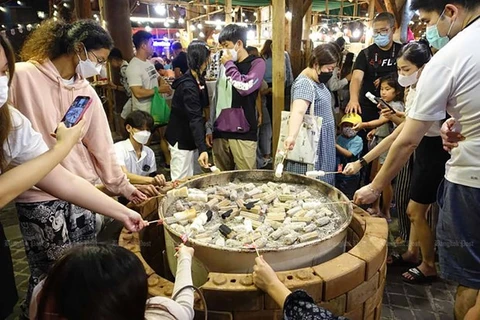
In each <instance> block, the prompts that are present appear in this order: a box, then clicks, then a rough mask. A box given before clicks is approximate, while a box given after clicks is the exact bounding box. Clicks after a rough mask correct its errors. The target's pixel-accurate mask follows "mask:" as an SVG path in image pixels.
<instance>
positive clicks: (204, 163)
mask: <svg viewBox="0 0 480 320" xmlns="http://www.w3.org/2000/svg"><path fill="white" fill-rule="evenodd" d="M198 163H199V164H200V166H201V167H202V168H208V167H209V165H208V152H207V151H204V152H202V153H201V154H200V156H199V157H198Z"/></svg>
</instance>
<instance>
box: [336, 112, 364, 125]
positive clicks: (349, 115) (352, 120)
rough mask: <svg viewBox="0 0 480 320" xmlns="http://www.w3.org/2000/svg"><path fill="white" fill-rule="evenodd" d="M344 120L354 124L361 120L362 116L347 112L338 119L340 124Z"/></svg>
mask: <svg viewBox="0 0 480 320" xmlns="http://www.w3.org/2000/svg"><path fill="white" fill-rule="evenodd" d="M345 122H347V123H351V124H353V125H356V124H357V123H360V122H362V117H360V116H359V115H358V114H356V113H347V114H346V115H344V116H343V117H342V120H341V121H340V125H341V124H342V123H345Z"/></svg>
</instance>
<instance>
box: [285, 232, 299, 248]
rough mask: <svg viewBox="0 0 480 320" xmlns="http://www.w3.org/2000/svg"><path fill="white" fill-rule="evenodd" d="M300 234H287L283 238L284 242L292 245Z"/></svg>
mask: <svg viewBox="0 0 480 320" xmlns="http://www.w3.org/2000/svg"><path fill="white" fill-rule="evenodd" d="M297 239H298V236H297V235H296V234H287V235H286V236H284V237H283V238H282V240H283V243H284V244H286V245H287V246H289V245H292V244H294V243H295V241H297Z"/></svg>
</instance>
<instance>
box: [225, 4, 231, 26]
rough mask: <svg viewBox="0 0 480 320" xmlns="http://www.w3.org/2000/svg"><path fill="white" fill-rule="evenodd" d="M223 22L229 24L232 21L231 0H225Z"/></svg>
mask: <svg viewBox="0 0 480 320" xmlns="http://www.w3.org/2000/svg"><path fill="white" fill-rule="evenodd" d="M224 9H225V23H226V24H230V23H232V13H233V9H232V0H225V8H224Z"/></svg>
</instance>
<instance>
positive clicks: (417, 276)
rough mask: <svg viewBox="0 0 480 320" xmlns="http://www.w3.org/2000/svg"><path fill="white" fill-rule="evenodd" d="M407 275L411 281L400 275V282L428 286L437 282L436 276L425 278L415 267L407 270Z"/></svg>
mask: <svg viewBox="0 0 480 320" xmlns="http://www.w3.org/2000/svg"><path fill="white" fill-rule="evenodd" d="M407 273H408V274H409V275H411V276H412V277H413V279H409V278H406V277H405V276H404V275H403V274H402V280H403V281H405V282H407V283H410V284H427V283H428V284H429V283H432V282H433V281H435V280H437V276H436V275H435V276H426V275H424V274H423V272H422V271H420V269H418V268H417V267H415V268H411V269H408V271H407Z"/></svg>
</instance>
